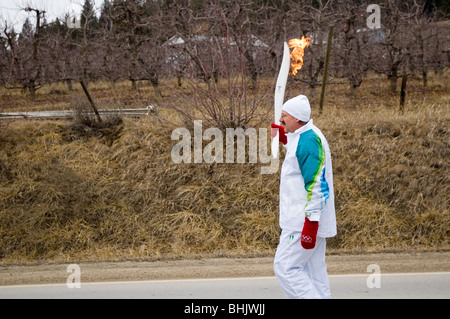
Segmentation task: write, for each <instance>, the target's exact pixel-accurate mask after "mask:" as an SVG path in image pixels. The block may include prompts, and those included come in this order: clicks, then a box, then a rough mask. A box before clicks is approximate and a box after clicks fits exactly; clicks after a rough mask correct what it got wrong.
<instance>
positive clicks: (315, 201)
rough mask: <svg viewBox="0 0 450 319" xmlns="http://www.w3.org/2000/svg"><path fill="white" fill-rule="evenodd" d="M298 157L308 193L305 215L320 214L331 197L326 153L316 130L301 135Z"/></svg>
mask: <svg viewBox="0 0 450 319" xmlns="http://www.w3.org/2000/svg"><path fill="white" fill-rule="evenodd" d="M296 157H297V161H298V165H299V166H300V171H301V173H302V176H303V179H304V181H305V189H306V193H307V202H306V206H305V214H306V215H307V216H309V214H310V213H319V214H320V212H321V211H322V210H323V207H324V206H325V202H326V199H327V198H328V197H329V188H328V183H327V181H326V180H325V152H324V150H323V147H322V141H321V139H320V137H319V136H318V135H317V134H316V133H315V132H314V130H312V129H311V130H308V131H306V132H303V133H302V134H300V138H299V141H298V145H297V150H296Z"/></svg>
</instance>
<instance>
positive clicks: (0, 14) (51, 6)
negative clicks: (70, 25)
mask: <svg viewBox="0 0 450 319" xmlns="http://www.w3.org/2000/svg"><path fill="white" fill-rule="evenodd" d="M83 4H84V0H0V27H1V28H2V29H3V28H4V26H5V21H7V23H8V26H10V25H13V26H14V29H15V30H16V32H19V31H20V30H21V28H22V25H23V23H24V21H25V19H26V18H27V17H30V20H31V22H32V23H34V22H35V18H34V17H35V16H33V13H28V12H25V11H24V10H23V8H26V7H28V6H30V7H32V8H34V9H40V10H44V11H46V18H47V21H54V20H55V19H56V18H57V17H58V18H60V19H64V16H65V14H66V13H68V12H69V11H70V10H75V11H76V12H81V9H82V7H83ZM102 4H103V0H95V8H96V9H97V10H100V8H101V5H102Z"/></svg>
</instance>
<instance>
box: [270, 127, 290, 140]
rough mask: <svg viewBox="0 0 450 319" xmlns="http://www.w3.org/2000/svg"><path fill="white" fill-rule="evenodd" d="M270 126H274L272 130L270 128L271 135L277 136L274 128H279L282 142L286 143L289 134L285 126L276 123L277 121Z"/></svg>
mask: <svg viewBox="0 0 450 319" xmlns="http://www.w3.org/2000/svg"><path fill="white" fill-rule="evenodd" d="M270 126H271V127H272V130H270V136H272V137H275V136H276V135H277V134H276V132H275V130H274V129H275V128H277V129H278V132H279V133H280V142H281V143H283V144H284V145H286V143H287V136H286V133H285V132H284V127H283V126H281V125H276V124H275V123H272V124H270Z"/></svg>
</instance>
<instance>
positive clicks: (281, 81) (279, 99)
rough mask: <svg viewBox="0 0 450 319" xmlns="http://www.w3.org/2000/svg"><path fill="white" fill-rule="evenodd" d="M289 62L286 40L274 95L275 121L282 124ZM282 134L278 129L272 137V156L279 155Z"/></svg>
mask: <svg viewBox="0 0 450 319" xmlns="http://www.w3.org/2000/svg"><path fill="white" fill-rule="evenodd" d="M289 62H290V52H289V47H288V45H287V43H286V42H284V52H283V60H282V62H281V68H280V72H279V73H278V79H277V84H276V86H275V97H274V111H275V119H274V123H275V124H277V125H280V117H281V107H282V106H283V103H284V91H285V90H286V83H287V78H288V74H289ZM279 140H280V135H279V133H278V131H277V135H276V136H275V137H274V138H273V139H272V156H273V158H277V157H278V149H279V145H278V143H279Z"/></svg>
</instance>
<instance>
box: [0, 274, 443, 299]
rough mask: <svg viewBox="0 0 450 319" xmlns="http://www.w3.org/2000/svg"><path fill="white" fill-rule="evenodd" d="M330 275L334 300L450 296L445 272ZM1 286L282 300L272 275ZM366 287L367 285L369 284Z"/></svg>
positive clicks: (73, 294) (28, 295)
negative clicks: (74, 285) (73, 284)
mask: <svg viewBox="0 0 450 319" xmlns="http://www.w3.org/2000/svg"><path fill="white" fill-rule="evenodd" d="M369 276H370V274H368V275H331V276H330V285H331V292H332V298H336V299H356V298H358V299H377V298H385V299H394V298H402V299H416V298H420V299H427V298H438V299H449V298H450V272H445V273H408V274H382V275H381V276H380V277H378V278H375V277H369ZM80 285H81V287H80V288H68V286H67V284H65V283H64V284H57V285H28V286H3V287H0V299H10V298H14V299H35V298H40V299H234V300H235V299H283V298H284V296H283V294H282V292H281V290H280V288H279V287H278V284H277V282H276V279H275V278H274V277H259V278H239V279H230V278H226V279H225V278H224V279H200V280H199V279H196V280H165V281H141V282H113V283H82V282H81V283H80ZM369 286H370V287H369Z"/></svg>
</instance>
